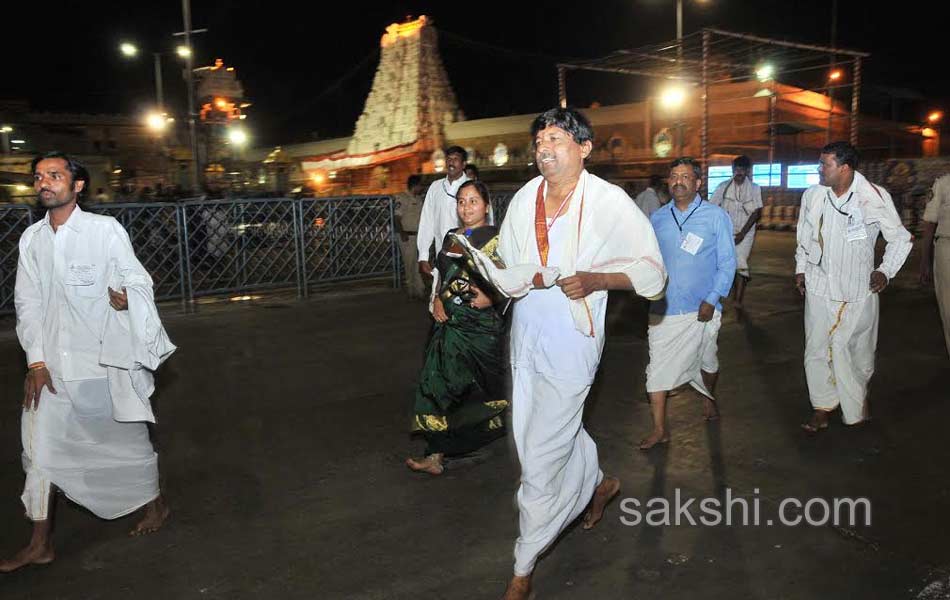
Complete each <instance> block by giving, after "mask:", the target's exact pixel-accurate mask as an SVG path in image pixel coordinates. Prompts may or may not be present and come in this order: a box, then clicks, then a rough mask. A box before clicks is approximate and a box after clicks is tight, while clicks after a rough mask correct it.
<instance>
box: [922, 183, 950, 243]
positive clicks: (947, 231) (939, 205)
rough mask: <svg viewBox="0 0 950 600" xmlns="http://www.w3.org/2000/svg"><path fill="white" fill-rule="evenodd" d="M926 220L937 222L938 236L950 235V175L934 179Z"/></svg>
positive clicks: (925, 210)
mask: <svg viewBox="0 0 950 600" xmlns="http://www.w3.org/2000/svg"><path fill="white" fill-rule="evenodd" d="M924 221H927V222H928V223H936V224H937V232H936V235H937V236H938V237H950V175H943V176H941V177H938V178H937V180H936V181H934V187H933V197H932V198H931V199H930V202H928V203H927V208H925V209H924Z"/></svg>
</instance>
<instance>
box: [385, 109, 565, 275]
mask: <svg viewBox="0 0 950 600" xmlns="http://www.w3.org/2000/svg"><path fill="white" fill-rule="evenodd" d="M562 108H564V107H562ZM394 204H395V203H394V202H393V197H392V196H390V197H389V249H390V252H392V260H393V288H394V289H395V288H398V287H399V274H400V269H399V244H398V243H397V242H396V209H395V206H394ZM406 283H408V282H406Z"/></svg>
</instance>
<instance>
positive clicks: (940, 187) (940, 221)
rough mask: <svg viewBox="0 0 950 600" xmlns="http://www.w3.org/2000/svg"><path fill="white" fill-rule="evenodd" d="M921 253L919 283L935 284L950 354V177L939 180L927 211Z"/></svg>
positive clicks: (939, 178)
mask: <svg viewBox="0 0 950 600" xmlns="http://www.w3.org/2000/svg"><path fill="white" fill-rule="evenodd" d="M922 234H923V235H922V236H921V238H922V239H921V252H920V281H921V283H923V284H924V285H930V284H931V283H933V286H934V290H935V291H936V293H937V306H938V307H939V308H940V320H941V321H942V322H943V337H944V341H945V342H946V344H947V352H948V353H950V175H943V176H942V177H938V178H937V180H936V181H935V182H934V186H933V197H932V198H931V199H930V202H928V203H927V208H926V209H924V222H923V232H922Z"/></svg>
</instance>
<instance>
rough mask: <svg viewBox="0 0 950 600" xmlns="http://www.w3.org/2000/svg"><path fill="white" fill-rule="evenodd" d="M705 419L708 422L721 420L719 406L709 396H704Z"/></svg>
mask: <svg viewBox="0 0 950 600" xmlns="http://www.w3.org/2000/svg"><path fill="white" fill-rule="evenodd" d="M703 418H704V419H706V420H707V421H717V420H719V406H718V405H717V404H716V401H715V400H713V399H712V398H709V397H707V396H703Z"/></svg>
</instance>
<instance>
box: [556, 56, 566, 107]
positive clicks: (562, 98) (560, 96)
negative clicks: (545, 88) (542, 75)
mask: <svg viewBox="0 0 950 600" xmlns="http://www.w3.org/2000/svg"><path fill="white" fill-rule="evenodd" d="M557 103H558V106H560V107H561V108H567V77H566V73H565V69H564V67H562V66H561V65H558V66H557Z"/></svg>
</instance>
